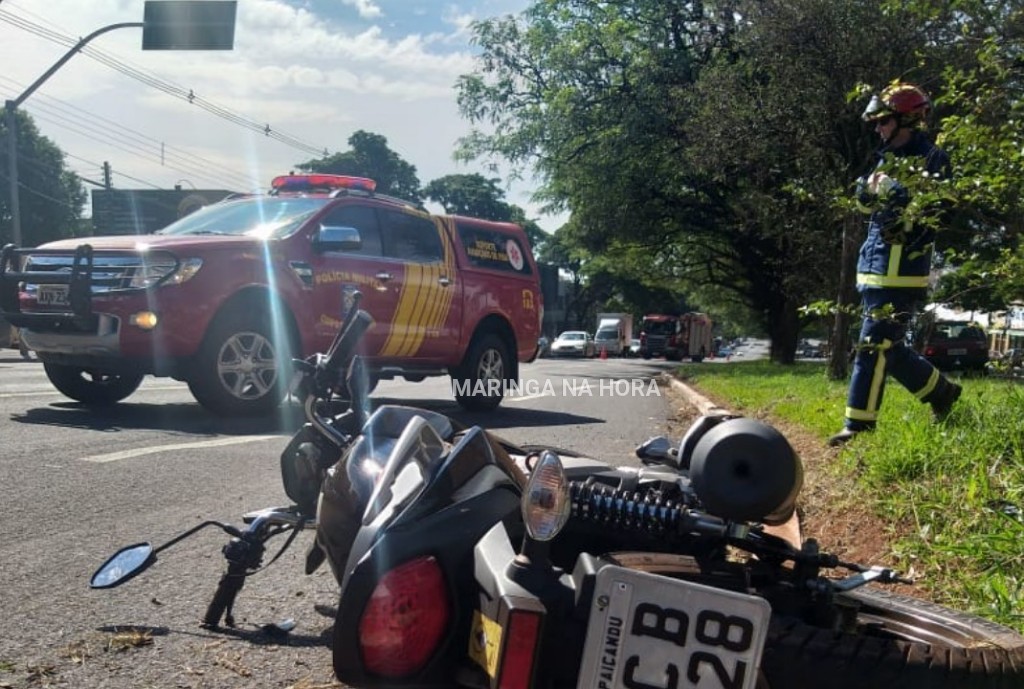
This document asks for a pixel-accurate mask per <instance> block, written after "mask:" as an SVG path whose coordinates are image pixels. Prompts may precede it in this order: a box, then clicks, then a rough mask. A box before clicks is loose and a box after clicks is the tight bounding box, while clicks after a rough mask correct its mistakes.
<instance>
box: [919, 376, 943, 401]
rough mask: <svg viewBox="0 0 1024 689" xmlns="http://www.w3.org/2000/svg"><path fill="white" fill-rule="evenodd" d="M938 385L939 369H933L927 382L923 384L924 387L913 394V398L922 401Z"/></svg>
mask: <svg viewBox="0 0 1024 689" xmlns="http://www.w3.org/2000/svg"><path fill="white" fill-rule="evenodd" d="M938 384H939V369H937V368H936V369H933V370H932V374H931V375H930V376H928V382H927V383H925V384H924V387H923V388H921V389H920V390H918V391H917V392H915V393H914V397H916V398H917V399H919V400H923V399H924V398H925V397H927V396H928V395H929V394H931V391H932V390H934V389H935V386H936V385H938Z"/></svg>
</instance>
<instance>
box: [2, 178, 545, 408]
mask: <svg viewBox="0 0 1024 689" xmlns="http://www.w3.org/2000/svg"><path fill="white" fill-rule="evenodd" d="M374 187H375V184H374V182H373V181H372V180H369V179H365V178H359V177H346V176H338V175H285V176H281V177H277V178H275V179H274V181H273V183H272V189H271V191H270V193H268V194H265V195H247V196H240V197H235V198H229V199H226V200H224V201H221V202H219V203H216V204H212V205H210V206H206V207H205V208H202V209H200V210H198V211H196V212H194V213H192V214H191V215H188V216H186V217H184V218H182V219H180V220H178V221H177V222H175V223H173V224H171V225H169V226H168V227H166V228H164V229H162V230H160V231H158V232H156V233H154V234H152V235H142V236H113V237H90V238H88V239H85V240H83V239H71V240H62V241H57V242H52V243H49V244H46V245H43V246H40V247H38V248H34V249H27V248H16V247H14V246H11V245H8V246H6V247H4V248H3V253H2V256H0V311H2V314H3V316H4V317H5V318H6V319H7V320H8V321H10V323H12V324H13V325H16V326H18V327H20V328H22V329H23V333H24V338H25V342H26V343H27V344H28V345H29V347H31V348H32V349H33V350H35V352H36V354H37V356H38V357H39V359H40V360H41V361H42V362H43V365H44V368H45V370H46V375H47V376H48V377H49V379H50V381H51V382H52V383H53V385H54V386H55V387H56V388H57V389H58V390H60V391H61V392H62V393H63V394H65V395H67V396H68V397H71V398H72V399H75V400H78V401H80V402H82V403H85V404H89V405H104V404H112V403H114V402H118V401H120V400H122V399H124V398H126V397H128V396H129V395H131V394H132V393H133V392H134V391H135V390H136V388H137V387H138V386H139V384H140V383H141V381H142V379H143V377H144V376H145V375H147V374H154V375H157V376H171V377H173V378H176V379H178V380H183V381H185V382H187V383H188V386H189V389H190V390H191V391H192V394H193V396H194V397H195V398H196V399H197V400H198V401H199V402H200V404H202V405H203V406H204V407H206V408H208V409H210V410H213V411H214V412H216V413H219V414H223V415H249V414H263V413H267V412H269V411H270V410H272V409H273V408H275V407H276V406H277V405H278V404H279V403H280V402H281V400H282V399H283V398H284V396H285V393H286V391H287V384H288V381H289V379H290V366H289V363H290V359H291V358H294V357H302V356H306V355H308V354H310V353H312V352H317V351H323V350H324V349H325V348H326V347H327V345H328V344H329V343H330V341H331V338H332V337H333V335H334V332H335V331H336V329H337V328H338V326H339V324H340V314H341V313H342V308H343V303H344V301H345V300H347V299H349V298H350V297H351V295H352V294H353V293H354V292H356V291H359V292H360V293H361V294H362V302H361V306H362V308H363V309H365V310H366V311H368V312H369V313H370V315H372V316H373V318H374V319H375V324H374V326H373V328H371V330H370V332H369V333H367V336H366V337H365V338H364V341H363V343H362V346H363V347H364V350H363V351H362V352H361V353H362V354H363V355H364V361H365V363H366V364H367V370H368V371H369V375H370V376H371V378H372V379H373V381H375V380H377V379H381V378H394V377H397V376H401V377H404V378H405V379H406V380H411V381H419V380H423V379H424V378H426V377H427V376H435V375H450V376H451V377H452V379H453V381H454V382H455V383H457V384H456V385H453V391H454V394H455V396H456V399H457V401H458V402H459V403H460V404H461V405H462V406H464V407H465V408H468V409H476V410H486V409H493V408H494V407H496V406H498V405H499V404H500V403H501V399H502V396H503V392H504V391H505V389H506V388H505V383H506V381H514V380H516V379H517V378H518V364H519V362H529V361H532V360H533V358H534V357H535V356H536V354H537V338H538V336H539V333H540V322H541V318H542V316H543V306H542V303H541V291H540V281H539V274H538V271H537V266H536V264H535V263H534V259H533V255H532V253H531V250H530V246H529V243H528V241H527V239H526V235H525V233H524V232H523V230H522V228H520V227H519V226H518V225H514V224H511V223H499V222H489V221H485V220H478V219H474V218H466V217H460V216H435V215H431V214H429V213H427V212H426V211H425V210H423V209H422V208H418V207H416V206H414V205H412V204H410V203H408V202H404V201H401V200H399V199H395V198H391V197H388V196H384V195H380V194H376V193H374ZM372 384H375V382H373V383H371V385H372Z"/></svg>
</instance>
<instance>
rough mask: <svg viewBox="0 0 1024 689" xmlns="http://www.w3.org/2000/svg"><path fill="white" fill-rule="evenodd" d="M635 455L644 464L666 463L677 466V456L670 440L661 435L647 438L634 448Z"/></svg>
mask: <svg viewBox="0 0 1024 689" xmlns="http://www.w3.org/2000/svg"><path fill="white" fill-rule="evenodd" d="M636 456H637V457H639V458H640V461H641V462H643V463H644V464H667V465H669V466H672V467H678V466H679V458H678V457H677V456H676V451H675V448H673V447H672V443H671V441H670V440H669V439H668V438H666V437H665V436H663V435H659V436H656V437H654V438H648V439H647V440H645V441H644V442H642V443H641V444H640V446H639V447H637V448H636Z"/></svg>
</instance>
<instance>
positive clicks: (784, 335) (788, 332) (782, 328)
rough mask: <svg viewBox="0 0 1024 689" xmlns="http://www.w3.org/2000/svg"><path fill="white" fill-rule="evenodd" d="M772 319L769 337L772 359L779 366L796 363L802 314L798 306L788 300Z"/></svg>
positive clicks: (778, 308)
mask: <svg viewBox="0 0 1024 689" xmlns="http://www.w3.org/2000/svg"><path fill="white" fill-rule="evenodd" d="M775 310H777V311H778V313H776V314H774V315H773V316H772V317H771V318H770V323H769V332H768V334H769V336H770V337H771V338H772V345H771V354H770V355H771V359H772V361H774V362H775V363H778V364H792V363H793V362H794V361H796V341H797V338H798V337H799V335H800V314H799V312H798V310H797V305H796V304H795V303H793V302H792V301H791V300H789V299H786V300H785V301H783V302H782V303H781V304H780V305H779V306H778V307H777V308H776V309H775Z"/></svg>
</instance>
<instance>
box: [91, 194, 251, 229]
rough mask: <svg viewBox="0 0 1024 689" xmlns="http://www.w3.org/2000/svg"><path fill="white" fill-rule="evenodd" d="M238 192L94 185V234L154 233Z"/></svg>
mask: <svg viewBox="0 0 1024 689" xmlns="http://www.w3.org/2000/svg"><path fill="white" fill-rule="evenodd" d="M235 193H237V192H234V191H228V190H226V189H180V188H176V189H93V190H92V226H93V234H94V235H110V234H117V235H125V234H150V233H153V232H156V231H157V230H159V229H162V228H164V227H167V226H168V225H170V224H171V223H172V222H174V221H175V220H177V219H178V218H183V217H185V216H186V215H188V214H189V213H192V212H193V211H196V210H198V209H200V208H202V207H203V206H205V205H207V204H210V203H216V202H217V201H220V200H221V199H224V198H227V197H228V196H232V195H234V194H235Z"/></svg>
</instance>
